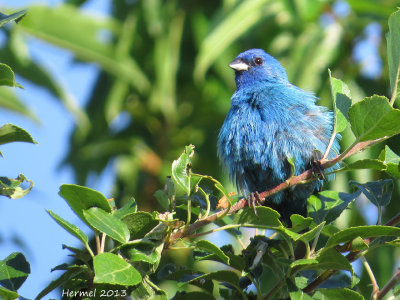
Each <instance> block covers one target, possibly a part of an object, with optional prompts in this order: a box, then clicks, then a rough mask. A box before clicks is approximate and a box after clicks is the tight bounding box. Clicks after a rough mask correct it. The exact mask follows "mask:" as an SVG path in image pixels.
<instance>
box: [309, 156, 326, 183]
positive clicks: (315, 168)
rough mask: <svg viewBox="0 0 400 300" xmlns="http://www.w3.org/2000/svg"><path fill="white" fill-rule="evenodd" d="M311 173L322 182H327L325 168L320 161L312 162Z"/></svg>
mask: <svg viewBox="0 0 400 300" xmlns="http://www.w3.org/2000/svg"><path fill="white" fill-rule="evenodd" d="M311 171H312V173H313V175H314V176H316V177H319V178H320V179H322V180H325V175H324V168H323V167H322V165H321V162H320V161H319V160H316V161H313V162H312V164H311Z"/></svg>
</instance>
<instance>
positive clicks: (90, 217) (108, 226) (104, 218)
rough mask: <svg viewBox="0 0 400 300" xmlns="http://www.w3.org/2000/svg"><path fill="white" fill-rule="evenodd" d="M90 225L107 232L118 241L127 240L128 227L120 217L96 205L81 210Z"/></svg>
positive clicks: (124, 241)
mask: <svg viewBox="0 0 400 300" xmlns="http://www.w3.org/2000/svg"><path fill="white" fill-rule="evenodd" d="M83 215H84V216H85V220H86V221H87V223H88V224H89V226H90V227H92V228H94V229H96V230H98V231H100V232H103V233H105V234H107V235H108V236H109V237H111V238H113V239H114V240H116V241H118V242H120V243H126V242H127V241H129V229H128V227H127V226H126V225H125V223H124V222H122V221H121V220H120V219H118V218H116V217H115V216H113V215H112V214H110V213H107V212H106V211H104V210H102V209H101V208H98V207H92V208H89V209H86V210H84V211H83Z"/></svg>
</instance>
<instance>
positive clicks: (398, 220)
mask: <svg viewBox="0 0 400 300" xmlns="http://www.w3.org/2000/svg"><path fill="white" fill-rule="evenodd" d="M398 223H400V213H398V214H397V215H395V216H394V217H393V218H391V219H390V220H389V221H388V222H387V223H386V224H385V226H395V225H397V224H398ZM375 239H376V237H370V238H366V239H364V242H365V243H366V244H367V245H369V244H370V243H371V242H372V241H374V240H375ZM360 255H362V253H361V252H360V251H358V250H355V251H351V252H350V253H349V254H347V255H346V258H347V260H348V261H349V262H353V261H355V260H356V259H357V258H359V257H360ZM336 272H337V270H326V271H325V272H323V273H322V274H321V275H319V276H318V277H317V278H315V279H314V280H313V281H312V282H310V284H309V285H307V286H306V287H305V288H304V289H303V292H304V293H311V292H312V291H313V290H315V289H316V288H317V287H318V286H320V285H321V284H322V283H323V282H325V281H326V280H328V279H329V278H330V277H331V276H332V275H333V274H335V273H336ZM382 290H383V289H382Z"/></svg>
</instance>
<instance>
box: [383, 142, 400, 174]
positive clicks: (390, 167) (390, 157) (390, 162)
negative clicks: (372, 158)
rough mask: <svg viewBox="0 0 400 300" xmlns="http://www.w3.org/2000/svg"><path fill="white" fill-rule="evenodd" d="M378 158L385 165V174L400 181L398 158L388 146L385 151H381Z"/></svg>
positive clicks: (399, 159) (399, 160) (399, 161)
mask: <svg viewBox="0 0 400 300" xmlns="http://www.w3.org/2000/svg"><path fill="white" fill-rule="evenodd" d="M378 158H379V159H380V160H381V161H383V162H384V163H385V164H386V166H387V168H386V170H385V171H386V173H388V174H389V175H391V176H393V177H395V178H397V179H400V156H398V155H397V154H396V153H394V152H393V151H392V149H390V148H389V147H388V146H385V149H383V150H382V152H381V153H380V154H379V157H378Z"/></svg>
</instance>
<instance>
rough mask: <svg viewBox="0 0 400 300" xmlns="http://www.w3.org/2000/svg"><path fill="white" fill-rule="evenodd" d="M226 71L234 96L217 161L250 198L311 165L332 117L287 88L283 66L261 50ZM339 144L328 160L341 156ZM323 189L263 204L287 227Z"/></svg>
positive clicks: (296, 190) (302, 188) (306, 188)
mask: <svg viewBox="0 0 400 300" xmlns="http://www.w3.org/2000/svg"><path fill="white" fill-rule="evenodd" d="M229 66H230V67H231V68H232V69H234V70H235V82H236V91H235V93H234V94H233V96H232V98H231V108H230V110H229V112H228V115H227V116H226V119H225V121H224V124H223V125H222V128H221V130H220V133H219V137H218V156H219V158H220V160H221V162H222V164H223V165H224V166H225V167H227V169H228V171H229V175H230V179H231V180H232V181H234V182H236V186H237V188H238V190H239V192H241V193H244V194H245V196H246V197H248V196H254V195H257V193H259V192H263V191H266V190H268V189H270V188H273V187H275V186H277V185H278V184H280V183H282V182H283V181H285V180H286V179H288V178H289V177H290V176H291V175H298V174H301V173H302V172H304V171H305V170H307V169H309V168H311V167H313V166H314V165H315V162H317V161H318V160H319V159H320V158H321V157H322V155H323V153H325V151H326V149H327V146H328V143H329V140H330V138H331V134H332V129H333V128H332V127H333V114H332V112H330V111H328V110H327V108H325V107H322V106H318V105H316V104H315V101H316V100H317V98H316V97H315V96H314V95H313V94H312V93H310V92H307V91H304V90H302V89H300V88H298V87H296V86H294V85H293V84H291V83H290V82H289V80H288V78H287V75H286V72H285V69H284V68H283V67H282V66H281V64H280V63H279V62H278V61H277V60H276V59H275V58H273V57H272V56H271V55H269V54H267V53H266V52H264V51H263V50H261V49H250V50H247V51H245V52H243V53H241V54H239V55H238V56H237V57H236V58H235V60H233V61H232V62H231V63H230V64H229ZM339 138H340V137H339V135H337V136H336V137H335V140H334V143H333V145H332V147H331V149H330V151H329V154H328V157H327V158H328V159H331V158H333V157H334V156H335V155H336V154H337V153H338V152H339V143H338V139H339ZM289 160H292V161H294V170H295V171H294V174H292V172H293V168H292V166H291V164H290V163H289ZM335 168H337V166H334V167H331V168H329V169H327V170H326V171H328V172H329V171H331V170H333V169H335ZM332 178H333V175H329V176H327V179H329V180H330V179H332ZM322 184H323V180H322V179H317V180H315V181H312V182H309V183H306V184H298V185H296V186H293V187H291V188H288V189H286V190H283V191H281V192H278V193H277V194H274V195H271V196H270V197H269V198H268V201H267V202H268V203H270V204H269V206H271V207H272V208H274V209H276V210H277V211H278V212H279V213H280V214H281V217H282V219H283V220H284V221H285V222H286V223H287V224H291V222H290V216H291V215H292V214H293V213H296V214H300V215H303V216H306V214H307V205H306V204H307V198H308V197H309V196H310V195H311V194H313V193H314V192H316V191H319V190H320V189H321V187H322ZM267 205H268V204H267Z"/></svg>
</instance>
